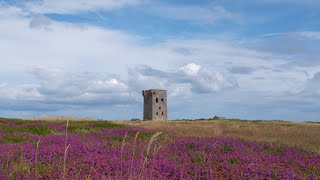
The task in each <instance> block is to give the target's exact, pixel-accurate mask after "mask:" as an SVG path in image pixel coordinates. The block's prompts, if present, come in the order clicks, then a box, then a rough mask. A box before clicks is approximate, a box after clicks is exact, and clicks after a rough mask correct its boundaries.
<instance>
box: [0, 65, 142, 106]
mask: <svg viewBox="0 0 320 180" xmlns="http://www.w3.org/2000/svg"><path fill="white" fill-rule="evenodd" d="M30 73H31V74H32V75H33V76H34V78H35V79H36V80H37V81H38V83H37V84H25V85H19V86H10V85H8V84H4V83H2V84H1V86H0V99H2V100H4V101H5V102H7V101H12V103H13V104H15V105H16V106H18V107H20V109H21V108H22V109H23V107H21V103H23V104H25V103H26V102H30V106H33V104H38V103H41V104H44V105H50V104H51V105H53V104H55V105H58V106H59V107H60V108H63V106H61V105H66V106H67V105H73V106H84V105H92V106H99V105H119V104H130V103H133V102H135V101H136V100H135V98H133V97H132V95H131V92H130V91H129V88H128V86H127V85H126V84H125V83H123V82H121V81H120V80H118V79H116V78H114V77H104V76H102V75H100V74H91V73H82V74H76V73H68V72H65V71H64V70H62V69H53V68H43V67H37V68H34V69H33V70H32V71H30ZM30 106H29V107H28V109H29V108H30ZM55 109H57V107H56V108H55Z"/></svg>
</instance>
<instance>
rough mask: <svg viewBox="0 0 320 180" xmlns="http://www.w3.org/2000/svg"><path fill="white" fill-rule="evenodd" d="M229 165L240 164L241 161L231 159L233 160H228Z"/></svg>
mask: <svg viewBox="0 0 320 180" xmlns="http://www.w3.org/2000/svg"><path fill="white" fill-rule="evenodd" d="M228 163H230V164H238V163H239V159H237V158H231V159H229V160H228Z"/></svg>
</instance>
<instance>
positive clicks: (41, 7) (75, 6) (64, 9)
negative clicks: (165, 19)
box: [26, 0, 141, 14]
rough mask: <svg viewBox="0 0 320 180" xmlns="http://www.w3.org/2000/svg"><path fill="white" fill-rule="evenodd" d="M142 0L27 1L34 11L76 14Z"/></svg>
mask: <svg viewBox="0 0 320 180" xmlns="http://www.w3.org/2000/svg"><path fill="white" fill-rule="evenodd" d="M140 2H141V0H90V1H88V0H37V1H31V2H28V3H26V6H27V8H28V9H29V10H30V11H31V12H33V13H39V14H46V13H56V14H74V13H80V12H87V11H100V10H112V9H116V8H121V7H124V6H127V5H136V4H139V3H140Z"/></svg>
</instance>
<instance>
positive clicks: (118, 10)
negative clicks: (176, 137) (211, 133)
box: [0, 0, 320, 121]
mask: <svg viewBox="0 0 320 180" xmlns="http://www.w3.org/2000/svg"><path fill="white" fill-rule="evenodd" d="M319 19H320V1H319V0H303V1H302V0H282V1H278V0H259V1H255V0H245V1H232V0H183V1H181V0H90V1H88V0H25V1H21V0H0V116H2V117H18V118H29V117H43V116H72V117H92V118H98V119H109V120H119V119H131V118H142V113H143V112H142V111H143V96H142V94H141V91H142V90H143V89H166V90H167V94H168V116H169V119H195V118H210V117H213V116H215V115H218V116H225V117H227V118H240V119H270V120H271V119H272V120H291V121H320V111H319V109H320V101H319V100H320V21H319Z"/></svg>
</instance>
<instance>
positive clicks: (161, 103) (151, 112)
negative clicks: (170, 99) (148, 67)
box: [142, 89, 168, 121]
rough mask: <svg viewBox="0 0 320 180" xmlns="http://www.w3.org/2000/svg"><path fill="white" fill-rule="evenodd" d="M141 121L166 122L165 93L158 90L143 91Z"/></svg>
mask: <svg viewBox="0 0 320 180" xmlns="http://www.w3.org/2000/svg"><path fill="white" fill-rule="evenodd" d="M142 95H143V97H144V104H143V120H144V121H148V120H150V121H161V120H162V121H163V120H167V118H168V115H167V91H166V90H159V89H149V90H143V91H142Z"/></svg>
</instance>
